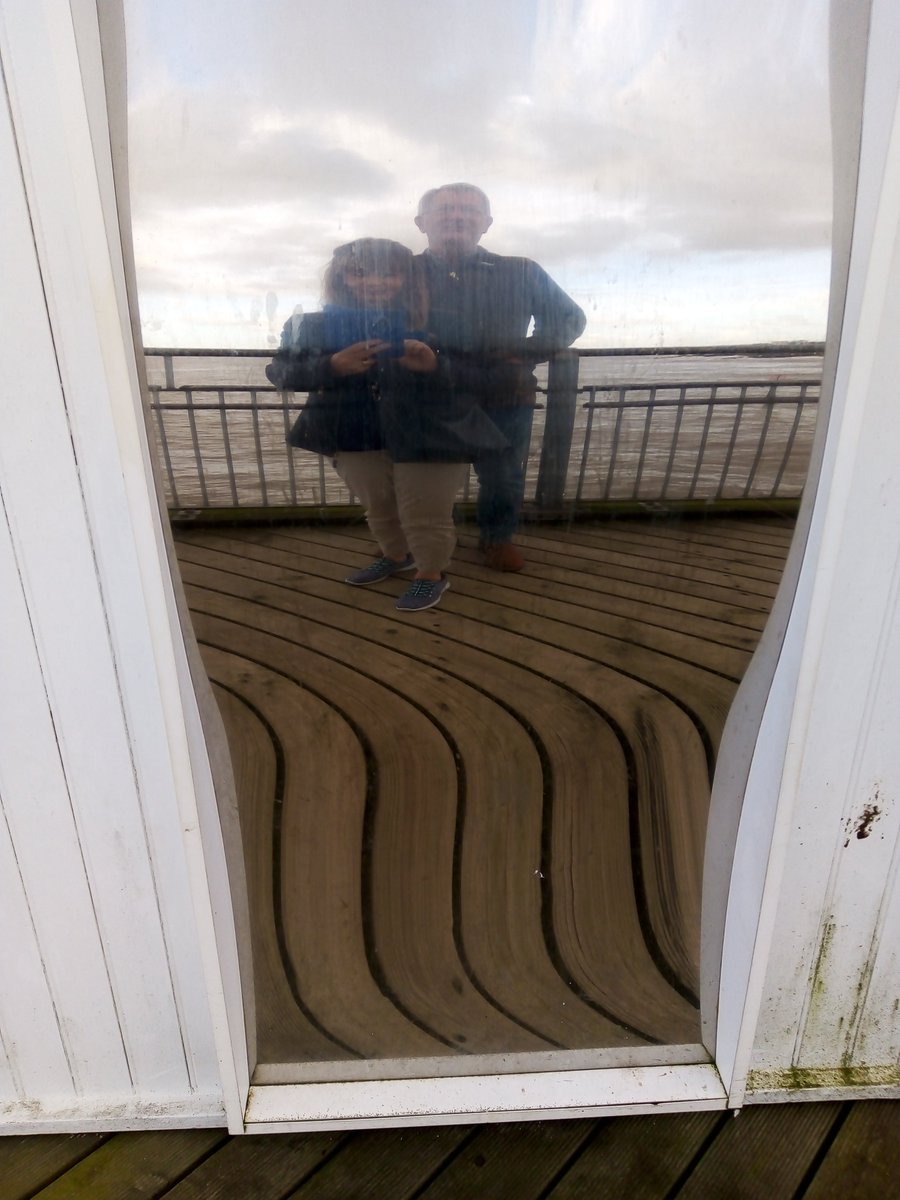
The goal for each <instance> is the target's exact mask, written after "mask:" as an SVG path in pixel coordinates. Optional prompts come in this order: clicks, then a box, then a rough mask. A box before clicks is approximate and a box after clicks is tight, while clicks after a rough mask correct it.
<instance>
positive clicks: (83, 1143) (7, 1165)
mask: <svg viewBox="0 0 900 1200" xmlns="http://www.w3.org/2000/svg"><path fill="white" fill-rule="evenodd" d="M898 1134H900V1103H898V1102H896V1101H858V1102H856V1103H854V1104H834V1103H824V1104H823V1103H813V1104H810V1103H807V1104H783V1105H762V1106H759V1107H753V1106H751V1107H749V1108H746V1109H744V1110H743V1112H741V1113H740V1114H739V1115H738V1116H737V1117H735V1116H734V1115H732V1114H730V1113H725V1112H718V1113H710V1112H704V1113H679V1114H665V1115H660V1114H646V1115H643V1116H634V1117H609V1118H605V1119H595V1120H557V1121H547V1122H511V1123H501V1124H496V1125H493V1124H489V1125H457V1126H440V1127H435V1128H408V1129H393V1130H371V1131H358V1132H346V1133H345V1132H338V1131H334V1132H324V1133H283V1134H266V1135H258V1136H256V1135H250V1136H247V1137H243V1138H229V1137H227V1136H226V1135H225V1134H224V1132H223V1131H221V1130H182V1131H169V1132H145V1133H121V1134H115V1135H112V1136H110V1135H95V1134H79V1135H71V1134H60V1135H42V1136H35V1137H30V1138H27V1139H26V1138H21V1137H11V1138H0V1196H2V1200H77V1198H78V1197H80V1196H84V1197H90V1200H357V1198H359V1200H362V1198H368V1197H382V1196H385V1197H387V1196H389V1197H391V1200H413V1198H415V1200H441V1198H443V1197H453V1198H454V1200H455V1198H456V1197H458V1196H459V1197H469V1196H472V1197H474V1196H477V1197H479V1200H509V1198H511V1197H514V1198H515V1200H532V1198H533V1200H537V1197H541V1200H621V1198H623V1197H627V1198H628V1200H676V1198H678V1200H719V1198H722V1200H725V1198H727V1200H832V1198H833V1197H838V1196H840V1197H841V1198H842V1200H843V1198H844V1197H847V1198H848V1200H882V1198H883V1197H892V1196H894V1195H896V1192H897V1186H896V1181H897V1178H898V1168H900V1161H898V1159H900V1136H898ZM73 1156H74V1160H73Z"/></svg>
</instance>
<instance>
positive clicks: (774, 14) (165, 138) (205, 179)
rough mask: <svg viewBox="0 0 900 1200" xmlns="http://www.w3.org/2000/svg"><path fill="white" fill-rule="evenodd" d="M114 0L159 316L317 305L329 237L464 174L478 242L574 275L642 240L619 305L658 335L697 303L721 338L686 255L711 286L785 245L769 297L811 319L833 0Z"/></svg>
mask: <svg viewBox="0 0 900 1200" xmlns="http://www.w3.org/2000/svg"><path fill="white" fill-rule="evenodd" d="M126 8H127V31H128V41H129V55H130V61H129V73H130V79H131V83H132V96H133V102H132V108H131V118H130V120H131V149H130V153H131V164H132V192H133V196H132V202H133V214H134V224H135V245H136V255H137V260H138V264H137V265H138V274H139V282H140V285H141V287H142V288H143V289H144V291H145V293H149V292H150V291H152V292H153V295H154V305H157V306H158V311H159V312H160V313H161V312H162V311H163V310H164V308H165V306H166V304H167V303H168V304H170V306H171V314H170V316H169V317H166V318H165V319H163V318H162V317H161V316H159V315H157V317H156V318H154V319H155V321H156V324H157V327H160V328H161V327H164V328H165V330H166V335H167V336H175V335H176V332H177V329H180V327H181V326H183V325H187V326H190V324H191V321H192V317H191V313H192V311H196V313H197V314H198V316H197V328H199V326H200V324H201V321H200V316H199V314H200V312H201V310H202V311H203V313H204V314H205V315H204V318H203V321H202V324H203V327H204V328H205V329H206V330H207V332H209V333H210V336H215V335H214V334H213V333H212V332H211V331H213V330H214V329H215V320H214V319H212V318H210V317H209V313H210V312H211V311H212V310H214V309H216V302H215V297H216V296H217V294H225V293H227V294H229V295H232V296H241V297H245V300H246V302H242V303H241V304H240V305H239V306H238V307H239V309H240V311H242V312H246V313H258V311H259V305H260V302H261V301H260V298H261V297H265V295H266V294H267V293H268V292H274V293H275V294H276V295H277V296H278V298H279V311H280V312H281V313H282V315H286V313H287V312H289V311H290V309H291V308H292V307H293V304H294V302H295V301H296V300H298V299H299V300H301V301H302V302H303V303H304V304H305V305H307V306H308V305H310V304H314V303H315V302H316V295H317V292H318V284H319V279H320V278H321V273H322V270H323V268H324V266H325V263H326V261H327V259H328V257H329V255H330V252H331V249H332V248H333V246H334V245H336V244H337V243H339V242H341V241H346V240H348V239H349V238H351V237H355V236H362V235H373V236H386V237H395V238H397V240H400V241H404V242H405V243H406V244H408V245H411V246H413V247H414V248H419V247H420V246H421V245H422V244H423V243H422V239H421V237H420V235H419V234H418V232H417V231H416V230H415V228H414V226H413V222H412V216H413V213H414V211H415V205H416V201H417V199H418V196H419V194H420V193H421V192H422V191H424V190H425V189H426V188H428V187H431V186H434V185H435V184H436V183H439V182H442V181H445V180H448V179H460V178H468V179H471V180H472V181H473V182H476V183H479V184H480V185H481V186H483V187H484V188H485V189H486V190H487V191H488V193H489V195H490V196H491V200H492V204H493V208H494V215H495V224H494V227H493V228H492V230H491V231H490V234H489V235H488V237H487V238H486V239H485V244H486V245H488V246H490V247H491V248H492V249H495V250H498V251H500V252H501V253H524V254H528V255H530V256H532V257H534V258H537V259H538V261H540V262H542V264H543V265H544V266H546V267H547V268H548V269H549V270H550V271H551V273H553V274H554V275H556V276H558V277H559V278H560V280H561V281H562V280H563V279H578V280H579V281H581V282H579V285H578V286H579V287H580V288H582V292H583V294H585V295H589V294H590V288H591V280H594V281H596V282H597V283H598V284H601V283H602V281H603V280H605V279H607V278H608V277H609V274H610V272H611V271H615V272H621V270H622V268H623V264H624V263H625V262H628V261H630V262H632V263H638V262H641V263H642V264H645V265H644V266H642V268H641V270H640V272H639V273H638V274H636V275H635V278H634V279H633V280H631V281H630V282H629V286H628V291H629V295H630V296H631V297H632V304H631V310H632V312H633V313H635V314H639V313H640V312H647V313H652V314H653V319H652V322H651V324H652V326H653V328H655V329H656V328H662V329H663V330H664V331H666V332H665V336H666V338H667V339H668V340H671V338H670V337H669V332H668V331H669V330H671V331H672V336H674V331H675V329H676V328H678V329H680V328H682V326H683V323H684V320H683V319H684V304H685V303H686V302H688V301H690V302H691V303H694V304H695V306H696V314H697V317H698V320H699V315H700V313H701V312H702V314H703V321H704V322H706V323H707V325H708V329H709V336H708V338H705V339H703V340H712V339H715V338H716V337H717V336H718V334H717V330H716V321H717V306H716V305H715V304H707V303H705V302H703V301H702V299H701V298H700V297H701V293H700V292H698V291H697V288H696V279H695V277H696V273H697V272H696V267H697V265H698V264H701V263H702V264H703V270H704V273H705V277H706V278H708V279H709V280H710V281H712V280H713V279H714V277H715V276H716V272H719V275H720V278H721V281H722V287H723V289H724V292H727V291H728V289H729V288H730V287H731V286H732V285H733V283H734V280H735V278H737V279H738V280H739V281H743V284H744V286H745V287H748V288H749V287H753V288H756V289H761V288H768V289H770V290H771V288H772V287H773V286H774V284H773V281H775V282H776V283H777V282H778V280H779V276H778V263H779V262H780V263H781V265H782V268H783V271H784V286H785V287H786V288H788V289H789V288H790V286H791V280H792V279H793V280H795V282H796V287H797V302H796V304H791V303H786V304H781V303H780V302H779V303H778V304H773V305H772V309H773V312H774V311H778V312H779V313H780V314H781V315H780V316H779V319H780V320H781V319H783V320H784V321H786V322H790V323H792V324H791V327H790V328H787V327H786V328H785V330H784V334H783V336H784V337H793V336H809V332H808V330H809V328H810V327H811V326H815V325H816V323H817V322H821V327H820V328H819V335H821V333H822V331H823V328H824V301H823V297H824V291H825V288H826V287H827V245H828V232H829V217H830V212H829V206H830V162H829V143H828V129H827V89H826V79H825V68H826V55H825V37H824V34H825V24H826V8H827V5H826V0H796V2H795V3H792V4H791V5H784V4H783V0H753V3H749V2H748V0H735V2H734V3H730V4H728V5H721V4H715V3H712V0H633V2H632V3H631V4H630V5H629V6H627V7H626V6H624V5H622V4H621V3H620V2H619V0H479V2H477V3H476V0H444V2H443V3H442V5H441V6H440V8H438V7H437V6H429V5H421V4H419V3H413V2H412V0H384V2H383V3H380V4H379V5H377V6H376V5H370V4H368V3H364V2H363V0H358V2H357V0H332V2H331V3H329V4H328V5H319V6H313V5H286V4H283V3H281V2H280V0H263V2H262V3H261V4H259V5H257V6H255V7H251V6H245V5H244V4H243V0H241V2H240V3H239V2H238V0H220V3H219V4H217V5H215V6H214V5H212V4H209V5H207V4H206V3H204V2H202V0H195V2H194V3H192V4H191V5H187V6H180V5H176V4H175V3H174V0H127V6H126ZM798 254H799V255H801V257H802V256H803V255H805V258H804V259H803V261H804V262H805V263H806V264H807V266H806V268H805V270H804V273H803V277H802V279H799V278H798V276H797V275H796V256H797V255H798ZM729 255H730V256H731V257H730V258H729ZM755 258H758V259H759V260H760V261H765V262H766V263H767V264H768V266H767V269H766V271H763V272H759V271H756V270H755V269H754V262H755ZM654 259H656V260H658V264H657V268H656V269H652V268H651V267H648V266H647V265H646V264H647V263H651V264H652V262H653V261H654ZM814 263H815V264H817V265H815V266H813V264H814ZM665 280H670V281H678V280H681V281H682V282H681V284H678V283H677V282H676V283H673V284H672V286H671V287H668V288H667V287H665V286H664V281H665ZM704 286H705V285H704ZM709 286H710V287H712V286H713V284H712V282H710V285H709ZM724 292H723V294H724ZM813 295H814V296H815V300H814V301H813V300H812V299H811V297H812V296H813ZM192 297H193V299H192ZM666 297H669V298H670V300H671V305H672V307H671V308H668V307H667V305H668V304H669V303H670V300H667V299H666ZM167 298H168V299H167ZM148 303H149V300H148ZM762 303H763V296H762V295H761V294H759V293H758V294H757V295H756V297H755V308H756V309H758V308H760V307H761V306H762ZM726 307H727V306H725V305H720V306H719V311H720V313H721V314H722V319H721V322H720V323H723V322H725V320H726V318H725V315H724V314H725V308H726ZM732 307H733V306H732ZM176 311H177V314H178V322H177V323H176V322H175V321H174V315H175V313H176ZM754 311H755V310H754ZM736 312H737V310H736V309H735V312H734V313H732V315H731V316H729V317H728V318H727V321H728V323H729V329H732V326H733V324H734V320H736V319H739V318H738V317H736V316H735V313H736ZM807 312H808V313H810V314H811V315H810V316H809V317H807V316H805V315H804V314H806V313H807ZM622 319H623V320H627V318H622ZM632 320H633V323H634V327H635V329H637V328H638V327H643V326H641V321H643V318H639V316H637V315H635V316H634V317H633V318H632ZM645 324H646V322H645ZM257 326H258V321H257V320H256V318H254V319H253V320H250V319H249V318H248V320H246V321H244V326H243V327H242V326H241V323H240V322H238V326H235V324H234V322H232V321H228V322H225V323H223V325H222V333H221V336H222V338H223V339H224V338H225V337H228V338H235V337H237V338H238V344H240V338H241V337H251V336H252V337H256V336H257V335H258V329H257ZM800 326H803V327H804V330H805V331H806V332H804V333H802V334H799V333H796V332H795V329H799V328H800ZM242 328H243V332H241V329H242ZM150 332H151V331H150V330H149V329H148V333H150ZM195 332H196V329H193V330H192V329H190V328H187V329H185V330H184V333H183V336H181V335H180V334H179V335H178V336H179V337H180V340H181V343H182V344H187V343H191V342H193V341H195V340H196V339H195V338H194V337H193V336H192V335H193V334H194V333H195ZM154 336H155V335H154ZM596 336H598V337H599V336H602V334H601V332H600V331H599V330H598V332H597V335H596ZM731 336H732V335H731V334H729V337H731ZM148 340H149V339H148ZM626 340H633V339H626ZM157 344H158V343H157ZM232 344H235V343H233V342H232Z"/></svg>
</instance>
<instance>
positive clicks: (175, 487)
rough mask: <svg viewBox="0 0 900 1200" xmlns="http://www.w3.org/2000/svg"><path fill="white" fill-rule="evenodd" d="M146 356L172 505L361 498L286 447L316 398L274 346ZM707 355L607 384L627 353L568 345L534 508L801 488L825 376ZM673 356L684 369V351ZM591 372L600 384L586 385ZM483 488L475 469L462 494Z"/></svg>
mask: <svg viewBox="0 0 900 1200" xmlns="http://www.w3.org/2000/svg"><path fill="white" fill-rule="evenodd" d="M146 353H147V361H148V380H149V388H150V411H151V421H150V428H151V432H152V434H153V436H154V439H155V442H156V447H157V452H158V456H159V462H160V464H161V467H162V476H163V488H164V494H165V497H166V501H167V504H168V505H169V507H170V509H172V510H177V511H180V512H184V511H185V510H190V511H197V510H208V509H221V508H227V509H259V508H268V509H275V508H301V509H302V508H314V509H322V508H329V507H334V506H343V505H346V504H348V503H352V502H353V497H352V496H351V495H350V494H349V493H348V492H347V491H346V489H345V488H344V486H343V484H342V483H341V482H340V480H339V479H338V478H337V476H336V475H335V474H334V472H333V471H331V470H330V468H329V467H328V466H327V464H326V463H325V461H324V460H323V459H321V458H320V457H318V456H315V455H312V454H308V453H304V452H302V451H292V450H291V448H290V447H289V446H288V445H287V444H286V441H285V439H286V435H287V433H288V431H289V429H290V427H291V424H292V423H293V421H294V419H295V417H296V414H297V412H298V411H299V410H300V408H301V407H302V404H303V397H302V396H299V395H295V394H294V393H292V392H280V391H278V390H276V389H275V388H273V387H271V386H270V385H269V384H268V382H267V381H266V379H265V374H264V367H265V364H266V363H267V362H268V361H269V359H270V355H269V354H268V353H266V352H265V351H237V352H222V351H218V352H211V351H172V350H165V351H164V350H148V351H147V352H146ZM622 353H623V354H627V353H628V352H622ZM704 354H705V355H706V359H705V360H703V361H708V360H709V359H710V358H711V357H712V354H711V352H710V351H697V352H695V354H694V355H693V356H691V355H688V354H682V355H681V356H680V358H679V359H678V360H676V369H677V368H678V367H680V366H681V364H682V363H684V367H683V369H682V370H681V374H682V378H680V379H679V378H678V377H677V376H676V377H675V378H674V379H672V380H655V381H654V380H652V379H650V378H648V377H647V376H648V373H649V374H650V375H652V370H649V369H648V370H645V371H644V372H643V375H644V376H645V377H644V378H643V379H640V380H637V381H635V382H623V381H621V380H620V381H619V382H617V383H609V382H603V381H602V380H603V375H604V373H609V371H610V363H611V360H614V359H615V358H617V357H618V358H619V359H621V358H622V354H620V355H618V356H614V355H609V356H606V357H600V356H598V355H597V354H584V353H579V352H577V351H567V352H565V353H563V354H560V355H557V356H556V358H555V359H554V360H553V361H552V362H551V363H550V364H549V367H548V369H547V373H546V382H545V383H544V384H543V385H542V386H541V387H540V388H539V391H538V406H537V408H536V410H535V420H534V429H533V434H532V442H531V449H530V452H529V457H528V461H527V464H526V496H525V503H526V508H527V509H530V510H531V511H533V512H536V513H541V514H549V515H552V514H555V513H561V512H565V511H569V510H571V509H572V508H573V507H577V506H579V505H581V506H586V505H598V504H632V505H633V504H638V505H643V504H665V503H667V502H673V503H674V502H696V501H706V502H715V501H720V502H721V501H724V500H741V501H746V500H760V501H768V500H772V499H794V498H797V497H799V495H800V493H801V492H802V489H803V484H804V481H805V477H806V470H807V465H808V461H809V453H810V448H811V443H812V434H813V430H814V427H815V419H816V411H817V404H818V399H819V379H818V378H813V377H800V376H799V375H797V376H796V377H791V378H787V379H784V378H766V377H765V370H764V368H763V367H762V366H761V365H760V366H759V367H758V368H757V371H756V372H755V373H756V374H757V376H760V371H762V376H761V377H757V378H755V379H741V378H735V379H728V380H724V381H723V380H717V381H713V382H708V381H705V380H702V379H690V378H685V376H688V375H690V374H691V369H690V368H691V366H692V365H693V372H694V374H696V373H697V371H698V368H697V364H696V363H694V362H693V359H694V358H696V359H697V360H698V361H700V360H701V359H702V357H703V355H704ZM716 357H719V358H722V357H723V356H722V354H721V350H720V349H719V350H717V352H716ZM786 357H787V356H786ZM652 361H653V360H652V359H651V358H649V356H648V363H649V364H650V365H651V367H652ZM667 365H668V368H669V373H670V374H671V373H672V369H673V362H672V356H670V359H669V360H668V362H667ZM620 373H621V372H620ZM585 374H592V375H593V376H595V377H596V376H598V375H599V377H600V380H601V381H600V382H597V381H596V379H595V381H593V382H584V381H583V377H584V375H585ZM612 374H615V372H612ZM179 377H182V378H186V379H187V380H189V381H186V382H181V381H179ZM476 488H477V483H476V481H475V479H474V477H473V475H472V473H471V472H470V476H469V479H468V480H467V483H466V486H465V490H464V493H463V495H462V496H461V499H463V500H466V499H472V498H473V497H474V494H475V490H476Z"/></svg>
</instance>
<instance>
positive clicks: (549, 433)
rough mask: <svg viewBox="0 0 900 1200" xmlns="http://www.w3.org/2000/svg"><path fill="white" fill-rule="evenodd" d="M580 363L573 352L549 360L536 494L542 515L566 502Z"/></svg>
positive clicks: (536, 500)
mask: <svg viewBox="0 0 900 1200" xmlns="http://www.w3.org/2000/svg"><path fill="white" fill-rule="evenodd" d="M578 361H579V360H578V355H577V354H576V352H575V351H574V350H561V351H560V352H559V353H558V354H555V355H554V356H553V357H552V358H551V359H550V364H549V371H548V374H547V416H546V420H545V422H544V441H543V445H542V446H541V460H540V465H539V466H538V477H537V485H536V487H535V493H534V498H535V503H536V505H537V508H538V510H539V511H540V512H543V513H549V512H558V511H560V510H561V509H562V507H563V502H564V499H565V493H566V476H567V474H568V470H569V457H570V454H571V451H572V435H573V433H574V430H575V406H576V402H577V396H578Z"/></svg>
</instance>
